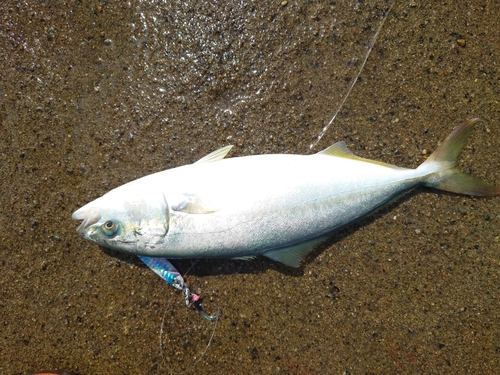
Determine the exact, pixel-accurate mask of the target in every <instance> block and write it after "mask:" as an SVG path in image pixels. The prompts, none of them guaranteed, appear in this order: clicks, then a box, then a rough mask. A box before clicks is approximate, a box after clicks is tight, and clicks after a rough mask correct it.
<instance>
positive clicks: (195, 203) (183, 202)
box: [170, 194, 219, 214]
mask: <svg viewBox="0 0 500 375" xmlns="http://www.w3.org/2000/svg"><path fill="white" fill-rule="evenodd" d="M170 208H171V209H172V210H174V211H177V212H184V213H186V214H213V213H214V212H217V211H219V210H218V209H217V208H216V207H214V205H213V204H212V205H211V204H209V203H207V202H206V201H203V199H202V198H201V197H199V196H198V195H196V194H182V195H179V196H178V197H177V199H173V200H172V203H171V205H170Z"/></svg>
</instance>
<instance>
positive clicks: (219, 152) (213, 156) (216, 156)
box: [194, 145, 233, 164]
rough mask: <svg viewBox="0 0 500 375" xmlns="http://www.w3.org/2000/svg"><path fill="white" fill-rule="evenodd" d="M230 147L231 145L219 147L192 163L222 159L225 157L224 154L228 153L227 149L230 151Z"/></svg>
mask: <svg viewBox="0 0 500 375" xmlns="http://www.w3.org/2000/svg"><path fill="white" fill-rule="evenodd" d="M232 148H233V145H229V146H226V147H222V148H219V149H218V150H215V151H214V152H211V153H210V154H208V155H206V156H204V157H202V158H201V159H200V160H198V161H196V162H194V164H201V163H211V162H213V161H219V160H222V159H224V158H225V157H226V155H227V154H228V153H229V151H231V149H232Z"/></svg>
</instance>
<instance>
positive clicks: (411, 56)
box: [0, 1, 500, 374]
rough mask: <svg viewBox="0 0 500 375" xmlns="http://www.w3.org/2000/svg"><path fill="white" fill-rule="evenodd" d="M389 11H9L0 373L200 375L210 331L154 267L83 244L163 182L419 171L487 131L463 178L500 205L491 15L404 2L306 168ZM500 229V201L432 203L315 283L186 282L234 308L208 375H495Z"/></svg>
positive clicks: (218, 274) (108, 6)
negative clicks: (93, 208)
mask: <svg viewBox="0 0 500 375" xmlns="http://www.w3.org/2000/svg"><path fill="white" fill-rule="evenodd" d="M387 9H388V4H386V2H384V1H379V2H373V1H365V2H358V1H339V2H335V3H328V4H323V2H309V3H307V4H305V5H299V4H295V3H293V2H291V1H288V3H287V4H286V5H282V4H281V2H262V3H255V4H253V3H252V4H248V3H245V2H232V1H230V2H225V5H220V4H196V3H195V2H192V3H189V2H183V3H182V4H164V3H163V2H161V1H150V2H141V1H129V2H126V1H123V2H118V3H111V2H107V3H106V2H103V3H101V4H100V5H97V4H96V3H94V2H83V3H80V2H75V3H72V2H68V3H64V2H59V3H51V5H48V4H44V3H42V2H33V4H29V3H28V2H13V1H4V2H3V3H2V5H0V10H1V12H0V14H2V22H1V26H0V30H1V37H2V41H3V43H2V47H1V48H0V57H1V64H2V69H1V70H0V77H1V80H2V83H3V84H2V85H1V86H0V94H1V96H0V98H1V99H0V115H1V119H2V123H1V127H0V148H1V150H2V152H1V158H2V159H1V164H0V165H1V167H0V181H1V184H2V192H3V194H2V195H1V197H0V199H1V204H0V207H1V211H2V213H1V215H0V223H1V224H2V227H3V228H5V229H4V232H3V234H2V241H1V244H0V249H1V250H0V265H1V272H0V285H1V293H2V297H1V299H0V317H1V319H0V320H1V327H2V328H1V335H0V370H2V371H3V372H4V373H8V374H26V373H30V372H33V371H37V370H41V369H47V368H51V369H63V368H64V369H68V370H72V371H75V372H78V373H80V374H103V373H109V374H119V373H120V374H122V373H126V374H164V373H170V372H182V371H184V370H187V369H192V368H191V366H192V364H193V363H194V362H195V361H196V360H198V359H199V358H200V354H201V353H202V352H203V350H204V349H205V346H206V343H207V342H208V340H209V339H210V335H211V333H212V328H213V326H212V325H211V324H210V323H208V322H206V321H204V320H202V319H201V318H200V317H199V316H198V315H197V314H196V313H195V312H194V311H191V310H188V309H186V308H185V307H184V306H183V300H182V296H181V295H180V294H179V293H177V292H176V291H175V290H173V289H172V288H171V287H170V286H168V285H167V284H165V283H164V282H163V281H162V280H160V279H159V278H158V277H157V276H156V275H154V274H153V273H152V272H151V271H149V270H148V269H147V268H145V267H144V266H143V265H142V264H141V263H140V262H139V261H138V260H136V259H135V258H134V257H129V256H124V255H120V254H117V253H114V252H110V251H107V250H105V249H101V248H99V247H98V246H96V245H94V244H92V243H89V242H86V241H84V240H83V239H81V238H80V237H78V235H77V234H76V231H75V229H76V227H77V225H78V224H77V223H76V222H74V221H72V220H71V219H70V216H71V213H72V212H73V211H74V210H75V209H76V208H78V207H80V206H81V205H83V204H84V203H86V202H88V201H90V200H92V199H95V198H96V197H98V196H100V195H102V194H103V193H105V192H106V191H108V190H109V189H111V188H113V187H116V186H119V185H121V184H123V183H124V182H127V181H130V180H132V179H135V178H137V177H140V176H143V175H145V174H148V173H151V172H155V171H159V170H163V169H166V168H171V167H174V166H177V165H182V164H186V163H191V162H193V161H195V160H197V159H199V158H200V157H202V156H204V155H205V154H207V153H209V152H211V151H213V150H214V149H216V148H219V147H221V146H224V145H227V144H235V145H236V147H235V148H234V149H233V151H232V152H231V155H249V154H261V153H307V152H317V151H319V150H321V149H322V148H325V147H327V146H328V145H329V144H331V143H334V142H336V141H339V140H344V141H346V143H347V144H348V145H349V147H350V149H351V150H352V151H353V152H355V153H356V154H358V155H360V156H363V157H367V158H371V159H377V160H382V161H384V162H389V163H392V164H396V165H400V166H405V167H416V166H417V165H419V164H420V163H421V162H422V161H423V160H425V157H426V155H427V154H428V153H430V152H431V151H432V150H434V149H435V147H436V145H437V144H438V143H439V142H440V141H441V140H442V139H444V137H446V136H447V135H448V134H449V132H450V131H451V130H452V129H453V127H454V126H456V125H457V124H458V123H460V122H462V121H463V120H465V119H467V118H470V117H476V116H477V117H481V118H482V119H483V120H484V122H481V123H480V124H479V125H478V126H477V129H476V131H475V132H474V134H473V136H472V139H471V141H470V143H469V146H468V147H467V148H466V150H465V152H464V155H463V157H462V162H461V166H462V169H463V170H466V171H471V172H472V173H474V174H476V175H478V176H480V177H482V178H485V179H487V180H488V181H490V182H492V183H495V184H497V185H500V172H499V163H500V151H499V147H498V145H500V127H499V126H498V125H499V123H500V122H499V120H500V105H499V102H498V100H499V94H500V70H499V67H498V62H499V61H500V49H499V47H498V46H500V35H499V33H498V17H497V15H498V14H500V4H497V3H496V2H491V1H483V2H480V1H477V2H475V3H474V4H467V5H463V4H446V5H439V4H434V3H432V4H424V5H421V4H419V3H418V2H400V1H398V2H396V4H395V6H394V8H393V9H392V11H391V13H390V14H389V17H388V19H387V21H386V23H385V25H384V27H383V29H382V31H381V33H380V36H379V38H378V40H377V42H376V44H375V47H374V49H373V52H372V54H371V56H370V59H369V60H368V62H367V65H366V67H365V69H364V71H363V73H362V74H361V76H360V79H359V81H358V83H357V85H356V86H355V88H354V90H353V91H352V93H351V95H350V97H349V98H348V100H347V101H346V104H345V106H344V107H343V108H342V110H341V111H340V113H339V115H338V117H337V119H336V120H335V122H334V123H333V124H332V126H331V128H330V129H329V130H328V131H327V132H326V134H325V136H324V137H323V139H322V140H321V142H320V143H319V144H318V145H317V146H315V147H314V148H313V149H312V151H309V145H310V144H311V143H312V142H313V141H314V140H315V139H316V137H317V136H318V134H319V133H320V131H321V129H322V128H323V127H324V126H325V125H326V124H327V123H328V121H329V120H330V118H331V117H332V115H333V113H334V112H335V109H336V108H337V107H338V105H339V103H340V102H341V100H342V96H343V95H345V93H346V90H347V87H348V86H349V83H350V82H351V81H352V80H353V79H355V77H356V71H357V68H359V66H360V64H361V62H362V60H363V58H364V54H365V52H366V46H367V44H368V43H369V41H370V38H371V36H372V35H373V34H374V32H375V30H376V28H377V26H378V24H379V22H380V21H381V17H382V16H383V13H384V11H385V10H387ZM462 39H463V40H464V41H465V46H461V44H463V43H462V42H460V43H459V42H457V40H462ZM325 173H334V171H325ZM499 224H500V198H492V199H475V198H469V197H463V196H456V195H452V194H443V193H439V192H435V191H429V190H424V189H420V190H417V191H415V192H414V193H412V194H411V195H409V196H407V197H406V198H405V199H403V200H401V201H400V202H398V204H396V205H392V206H391V207H388V208H386V209H384V210H382V211H380V212H378V213H377V214H376V215H374V216H372V217H370V218H367V219H364V220H361V221H360V222H359V223H357V224H356V225H354V226H351V227H349V228H347V229H345V230H344V231H342V232H340V233H339V234H338V235H337V236H336V237H335V238H333V239H332V240H331V241H329V242H328V244H327V245H325V246H323V247H321V248H320V249H318V250H317V251H315V252H314V254H313V256H311V257H308V259H307V261H306V262H305V263H304V265H303V267H302V268H300V269H299V270H293V269H290V268H288V267H285V266H282V265H280V264H276V263H274V262H272V261H269V260H267V259H257V260H254V261H250V262H243V261H232V260H213V261H205V260H200V261H198V262H196V263H194V265H193V262H191V261H190V260H186V261H179V262H175V264H176V266H178V268H179V270H181V272H187V271H188V270H189V272H188V275H187V276H186V280H187V282H188V283H189V284H190V285H191V287H192V288H193V289H194V291H198V292H201V293H202V294H203V295H204V296H205V300H206V301H208V300H209V299H210V298H212V299H213V300H214V301H215V302H216V303H217V304H218V305H219V306H220V307H221V308H222V310H223V316H222V318H221V319H220V320H219V322H218V324H217V327H216V331H215V335H214V337H213V340H212V342H211V345H210V347H209V348H208V350H207V351H206V353H205V355H204V356H203V358H202V359H201V361H200V362H198V363H197V364H196V367H195V368H196V371H197V372H200V373H204V374H211V373H218V374H220V373H231V372H233V373H234V372H239V373H250V372H252V373H265V374H267V373H269V374H271V373H272V374H275V373H283V374H315V373H332V374H343V373H351V374H356V373H395V372H400V373H457V374H458V373H467V372H471V373H483V374H488V373H491V374H493V373H497V370H498V369H499V368H500V359H499V358H500V357H499V352H500V338H499V337H500V327H499V321H500V320H499V318H500V313H499V311H500V304H499V298H500V252H499V250H500V231H499V229H498V228H499ZM162 327H163V328H162ZM161 329H162V334H161V337H160V330H161ZM160 341H161V346H160Z"/></svg>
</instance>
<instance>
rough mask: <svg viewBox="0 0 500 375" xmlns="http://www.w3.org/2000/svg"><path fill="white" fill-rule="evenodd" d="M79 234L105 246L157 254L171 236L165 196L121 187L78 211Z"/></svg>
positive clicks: (132, 187)
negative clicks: (168, 235) (167, 237)
mask: <svg viewBox="0 0 500 375" xmlns="http://www.w3.org/2000/svg"><path fill="white" fill-rule="evenodd" d="M72 218H73V219H74V220H82V222H81V224H80V226H79V227H78V229H77V232H78V233H79V234H80V235H81V236H82V237H83V238H85V239H87V240H89V241H92V242H95V243H97V244H99V245H101V246H103V247H106V248H110V249H114V250H118V251H122V252H126V253H132V254H136V255H146V256H147V255H154V253H155V251H156V250H157V249H158V248H159V247H161V245H162V243H163V242H164V240H165V237H166V235H167V233H168V227H169V219H170V215H169V206H168V204H167V201H166V199H165V196H164V195H163V193H161V192H158V191H154V190H148V189H144V188H140V187H139V188H138V187H137V186H126V185H124V186H122V187H119V188H117V189H114V190H112V191H110V192H109V193H107V194H105V195H103V196H102V197H100V198H97V199H96V200H94V201H92V202H90V203H88V204H86V205H85V206H83V207H81V208H79V209H78V210H76V211H75V212H74V213H73V215H72Z"/></svg>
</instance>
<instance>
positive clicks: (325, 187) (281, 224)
mask: <svg viewBox="0 0 500 375" xmlns="http://www.w3.org/2000/svg"><path fill="white" fill-rule="evenodd" d="M474 122H475V120H470V121H468V122H466V123H464V124H462V125H461V126H460V127H459V128H458V129H457V130H455V131H454V132H453V133H452V135H450V137H448V139H447V140H446V141H445V142H444V143H443V145H442V146H441V147H440V148H439V149H438V150H437V151H436V152H435V153H434V154H433V155H432V156H431V157H430V158H429V159H428V161H427V162H424V163H423V164H422V165H421V166H420V167H418V168H417V169H406V168H398V167H395V166H392V165H389V164H384V163H380V162H374V161H371V160H367V159H362V158H359V157H356V156H354V155H352V153H350V152H349V150H347V147H346V146H345V144H344V143H343V142H339V143H337V144H335V145H333V146H331V147H329V148H328V149H326V150H324V151H322V152H320V153H318V154H314V155H281V154H280V155H257V156H244V157H236V158H228V159H224V156H225V155H226V154H227V152H229V149H230V147H226V148H224V149H221V150H218V151H216V152H214V153H212V154H210V155H208V156H207V157H205V158H203V159H201V160H200V161H199V162H196V163H194V164H191V165H185V166H181V167H178V168H173V169H169V170H166V171H163V172H159V173H155V174H152V175H149V176H146V177H143V178H140V179H138V180H135V181H132V182H130V183H127V184H125V185H123V186H120V187H118V188H116V189H114V190H111V191H110V192H108V193H107V194H105V195H103V196H102V197H100V198H98V199H96V200H94V201H93V202H90V203H88V204H87V205H85V206H83V207H82V208H80V209H79V210H77V211H75V213H74V214H73V218H74V219H77V220H83V222H82V224H81V225H80V227H79V229H78V231H79V233H80V234H81V235H82V236H83V237H84V238H86V239H89V240H91V241H94V242H96V243H98V244H100V245H102V246H104V247H109V248H113V249H116V250H120V251H125V252H129V253H133V254H136V255H144V256H149V257H165V258H172V259H173V258H215V257H224V258H226V257H227V258H247V257H253V256H256V255H264V256H267V257H269V258H271V259H274V260H277V261H280V262H283V263H285V264H287V265H290V266H298V265H299V263H300V261H301V259H302V258H303V257H304V256H305V255H306V254H307V253H308V252H309V251H310V250H311V249H312V247H314V245H315V244H317V243H318V242H320V241H323V240H324V239H325V238H327V236H328V235H329V234H331V233H332V232H333V231H335V230H336V229H338V228H339V227H342V226H345V225H347V224H349V223H351V222H353V221H355V220H356V219H358V218H360V217H362V216H364V215H366V214H368V213H370V212H371V211H373V210H375V209H376V208H378V207H380V206H382V205H383V204H385V203H387V202H388V201H390V200H392V199H394V198H395V197H397V196H399V195H401V194H403V193H405V192H407V191H409V190H411V189H412V188H414V187H416V186H419V185H427V186H431V187H436V188H441V189H444V190H450V191H455V192H459V193H465V194H471V195H483V196H489V195H496V194H499V193H500V190H499V189H498V188H496V187H493V186H491V185H488V184H486V183H484V182H482V181H480V180H478V179H475V178H474V177H471V176H468V175H464V174H461V173H460V172H458V171H457V170H456V169H454V163H455V160H456V158H457V157H458V154H459V153H460V150H461V148H462V147H463V144H465V141H466V139H467V137H468V135H469V134H470V131H471V130H472V127H473V124H474Z"/></svg>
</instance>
